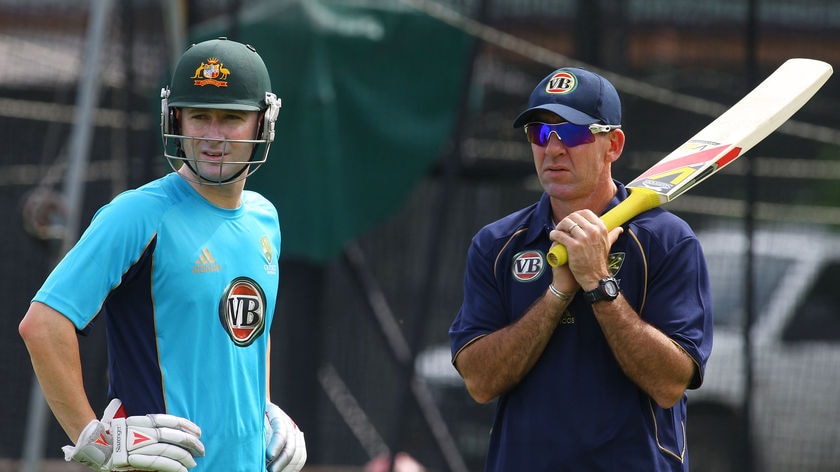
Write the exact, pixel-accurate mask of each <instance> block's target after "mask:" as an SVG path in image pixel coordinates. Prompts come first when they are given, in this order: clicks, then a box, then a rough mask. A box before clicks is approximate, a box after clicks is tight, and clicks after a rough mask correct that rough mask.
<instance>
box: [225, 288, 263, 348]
mask: <svg viewBox="0 0 840 472" xmlns="http://www.w3.org/2000/svg"><path fill="white" fill-rule="evenodd" d="M266 309H267V308H266V299H265V293H264V292H263V290H262V288H261V287H260V285H259V284H258V283H257V282H255V281H254V280H252V279H250V278H248V277H237V278H236V279H234V280H233V281H232V282H231V283H230V284H229V285H228V286H227V288H225V291H224V293H223V294H222V299H221V301H220V302H219V321H221V323H222V327H223V328H224V329H225V331H226V332H227V334H228V336H230V339H231V340H232V341H233V343H234V344H236V345H237V346H240V347H245V346H250V345H251V344H253V342H254V340H255V339H257V338H258V337H259V336H260V335H261V334H262V333H263V331H265V317H266Z"/></svg>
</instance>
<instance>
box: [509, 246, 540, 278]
mask: <svg viewBox="0 0 840 472" xmlns="http://www.w3.org/2000/svg"><path fill="white" fill-rule="evenodd" d="M544 270H545V255H544V254H543V253H542V251H536V250H529V251H522V252H520V253H519V254H517V255H515V256H513V264H511V271H512V272H513V278H515V279H516V280H518V281H519V282H531V281H534V280H537V279H539V278H540V276H541V275H542V273H543V271H544Z"/></svg>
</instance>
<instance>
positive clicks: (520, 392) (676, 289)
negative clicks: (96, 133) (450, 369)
mask: <svg viewBox="0 0 840 472" xmlns="http://www.w3.org/2000/svg"><path fill="white" fill-rule="evenodd" d="M616 185H618V192H617V193H616V196H615V197H614V198H613V199H612V201H611V202H610V204H609V206H608V208H607V210H609V209H610V208H612V207H613V206H615V205H617V204H618V203H619V202H620V201H621V200H624V199H625V198H626V197H627V190H626V189H625V188H624V186H623V185H622V184H620V183H619V182H616ZM553 226H554V225H553V223H552V220H551V208H550V202H549V197H548V195H547V194H543V195H542V197H541V198H540V200H539V202H537V203H535V204H533V205H531V206H529V207H527V208H524V209H522V210H519V211H517V212H515V213H512V214H510V215H508V216H506V217H504V218H502V219H500V220H498V221H495V222H493V223H491V224H489V225H487V226H485V227H484V228H482V229H481V230H480V231H479V232H478V233H477V234H476V235H475V236H474V237H473V240H472V242H471V244H470V247H469V250H468V252H467V265H466V274H465V276H464V300H463V304H462V306H461V309H460V311H459V312H458V315H457V316H456V318H455V320H454V321H453V323H452V325H451V327H450V330H449V335H450V342H451V349H452V355H453V362H454V361H455V359H456V358H457V355H458V353H459V352H460V350H461V349H463V348H464V347H465V346H467V345H468V344H469V343H471V342H472V341H474V340H476V339H478V338H480V337H482V336H484V335H487V334H489V333H492V332H494V331H497V330H499V329H501V328H504V327H505V326H507V325H509V324H511V323H513V322H514V321H515V320H517V319H518V318H519V317H520V316H522V315H523V314H524V313H525V312H526V311H527V310H528V307H530V306H531V304H533V303H534V301H535V300H537V299H538V298H539V297H541V296H543V294H545V291H546V289H547V287H548V284H549V283H550V282H551V279H552V275H551V268H550V266H549V265H548V263H547V261H546V260H545V254H546V252H547V251H548V249H549V247H550V246H551V241H550V239H549V237H548V234H549V232H550V231H551V230H552V228H553ZM624 227H625V231H624V233H623V234H622V235H621V236H620V237H619V239H618V241H616V243H615V244H614V245H613V247H612V248H611V250H610V267H611V269H612V271H613V273H614V275H615V276H616V278H617V279H618V280H619V283H620V286H621V290H622V293H623V295H624V297H625V298H626V299H627V300H628V302H629V303H630V305H631V306H633V307H634V308H635V310H636V312H637V313H639V315H640V316H641V317H642V318H643V319H644V320H645V321H647V322H648V323H650V324H651V325H653V326H655V327H656V328H658V329H659V330H660V331H662V332H663V333H665V334H666V335H667V336H668V337H670V338H671V339H672V340H673V341H674V342H676V343H677V344H678V345H679V346H681V347H682V349H684V350H685V351H686V352H687V353H688V354H689V355H690V356H691V357H692V359H693V360H694V362H695V363H696V365H697V372H698V374H697V376H696V377H695V379H694V380H693V381H692V384H691V385H690V388H697V387H699V386H700V383H701V381H702V373H703V370H704V368H705V365H706V360H707V359H708V357H709V354H710V352H711V347H712V312H711V307H712V303H711V296H710V290H709V281H708V273H707V270H706V263H705V258H704V256H703V252H702V249H701V247H700V244H699V242H698V240H697V239H696V238H695V236H694V233H693V231H692V230H691V228H690V227H689V226H688V224H686V223H685V222H684V221H683V220H681V219H680V218H678V217H677V216H675V215H673V214H672V213H669V212H667V211H665V210H662V209H661V208H657V209H653V210H650V211H647V212H644V213H643V214H641V215H639V216H637V217H635V218H634V219H632V220H631V221H630V222H629V223H627V224H625V225H624ZM685 416H686V398H685V396H683V398H682V400H681V401H680V402H678V403H677V404H676V405H675V406H674V407H672V408H670V409H663V408H661V407H659V406H657V405H656V403H655V402H654V401H653V400H652V399H651V398H650V397H649V396H648V395H647V394H646V393H645V392H644V391H642V390H641V389H639V388H638V387H637V386H636V385H635V384H634V383H633V382H632V381H630V379H629V378H627V377H626V376H625V375H624V373H623V372H622V371H621V368H620V367H619V365H618V362H617V361H616V360H615V357H614V356H613V354H612V352H611V350H610V348H609V346H608V345H607V341H606V339H605V338H604V335H603V333H602V332H601V329H600V327H599V325H598V323H597V321H596V319H595V316H594V314H593V312H592V308H591V307H590V306H589V304H588V303H587V302H586V301H585V300H584V299H583V296H582V294H581V293H578V294H576V295H575V297H574V299H573V300H572V302H571V304H570V305H569V307H568V309H567V311H566V313H565V314H564V315H563V318H562V320H561V323H560V324H559V325H558V327H557V328H556V330H555V332H554V334H553V336H552V338H551V340H550V341H549V343H548V345H547V346H546V348H545V351H544V352H543V355H542V356H541V358H540V359H539V361H537V363H536V365H535V366H534V368H533V369H532V370H531V372H529V373H528V374H527V375H526V376H525V378H524V379H523V380H522V381H521V382H520V383H519V384H518V385H517V386H516V387H514V388H513V389H512V390H510V391H509V392H507V393H505V394H504V395H502V396H501V397H500V398H499V399H498V403H497V410H496V416H495V420H494V424H493V429H492V432H491V435H490V445H489V450H488V455H487V464H486V470H488V471H512V470H528V471H535V472H536V471H551V472H557V471H564V470H575V471H577V470H623V471H636V470H638V471H645V472H650V471H674V470H676V471H682V470H688V454H687V451H686V443H685Z"/></svg>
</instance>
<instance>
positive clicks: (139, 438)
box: [62, 398, 204, 472]
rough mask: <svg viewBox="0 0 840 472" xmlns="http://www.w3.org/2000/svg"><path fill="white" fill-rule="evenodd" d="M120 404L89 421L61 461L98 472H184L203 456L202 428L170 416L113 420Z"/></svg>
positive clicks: (65, 451)
mask: <svg viewBox="0 0 840 472" xmlns="http://www.w3.org/2000/svg"><path fill="white" fill-rule="evenodd" d="M121 405H122V403H121V402H120V400H119V399H116V398H115V399H114V400H112V401H111V404H109V405H108V408H106V409H105V415H103V417H102V420H92V421H91V422H90V423H88V425H87V426H86V427H85V429H83V430H82V433H81V434H80V435H79V439H78V440H77V441H76V445H75V446H64V447H63V448H62V450H63V451H64V460H66V461H68V462H69V461H71V460H74V461H76V462H80V463H82V464H84V465H86V466H88V467H90V468H92V469H94V470H98V471H103V472H104V471H122V470H155V471H159V472H187V469H191V468H193V467H195V466H196V463H195V459H194V458H195V457H202V456H204V444H202V443H201V440H200V439H199V438H200V437H201V429H200V428H199V427H198V426H197V425H196V424H194V423H192V422H191V421H189V420H187V419H184V418H180V417H177V416H173V415H165V414H153V415H145V416H129V417H128V418H114V414H115V413H116V412H117V410H118V409H119V408H120V406H121Z"/></svg>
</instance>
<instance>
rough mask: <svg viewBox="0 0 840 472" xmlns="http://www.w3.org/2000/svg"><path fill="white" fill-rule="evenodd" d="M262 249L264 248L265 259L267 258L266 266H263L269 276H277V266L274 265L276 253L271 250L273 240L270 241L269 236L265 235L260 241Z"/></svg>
mask: <svg viewBox="0 0 840 472" xmlns="http://www.w3.org/2000/svg"><path fill="white" fill-rule="evenodd" d="M260 247H262V253H263V258H265V264H264V265H263V268H264V269H265V273H266V274H269V275H274V274H276V273H277V264H275V263H274V252H273V251H272V250H271V240H270V239H268V236H267V235H263V237H262V238H261V239H260Z"/></svg>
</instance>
